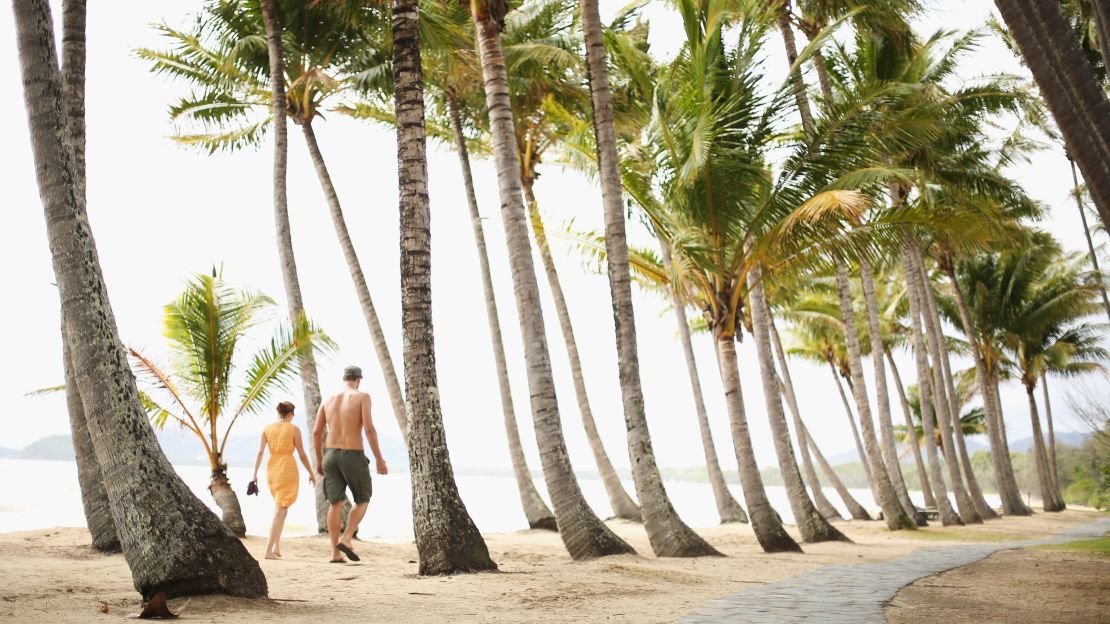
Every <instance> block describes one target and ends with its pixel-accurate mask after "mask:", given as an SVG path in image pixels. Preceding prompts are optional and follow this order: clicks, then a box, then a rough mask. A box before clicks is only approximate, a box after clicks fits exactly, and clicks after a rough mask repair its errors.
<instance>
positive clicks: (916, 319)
mask: <svg viewBox="0 0 1110 624" xmlns="http://www.w3.org/2000/svg"><path fill="white" fill-rule="evenodd" d="M909 246H910V243H909V242H906V243H905V244H903V246H902V267H903V268H904V269H905V271H906V292H907V294H908V295H909V299H910V333H911V334H912V338H913V354H914V363H915V364H916V365H917V389H918V392H919V397H920V401H921V430H922V431H923V432H924V438H925V457H926V458H927V459H928V461H929V483H930V485H931V486H932V487H933V494H934V495H935V500H936V504H937V512H938V513H939V515H940V522H941V524H943V525H944V526H949V525H954V524H963V523H964V522H963V520H962V519H961V518H960V516H959V515H958V514H956V511H955V510H954V509H952V504H951V502H949V500H948V488H947V487H946V486H945V484H944V477H943V476H942V474H941V470H940V454H939V453H937V441H936V436H934V435H933V434H932V432H934V431H936V427H937V419H936V417H935V413H934V411H933V409H934V408H933V384H932V373H931V372H930V370H929V356H928V352H927V350H926V347H925V336H924V332H923V331H922V329H921V308H922V302H921V298H920V292H921V291H920V289H919V288H917V287H916V284H917V282H918V276H917V270H916V269H915V268H914V267H915V265H914V262H913V252H912V251H910V247H909Z"/></svg>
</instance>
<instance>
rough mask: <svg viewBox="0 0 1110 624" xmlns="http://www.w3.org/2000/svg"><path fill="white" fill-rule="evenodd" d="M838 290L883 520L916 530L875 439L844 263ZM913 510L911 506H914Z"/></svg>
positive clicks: (838, 274) (895, 528) (838, 269)
mask: <svg viewBox="0 0 1110 624" xmlns="http://www.w3.org/2000/svg"><path fill="white" fill-rule="evenodd" d="M836 286H837V292H838V294H839V296H840V316H841V318H842V319H843V321H844V342H845V344H846V345H847V348H848V368H849V370H850V371H851V375H852V384H851V387H852V394H853V395H855V399H856V406H857V407H858V408H859V422H860V429H862V430H863V447H864V451H866V453H865V454H864V461H866V462H868V463H869V464H870V466H871V476H872V477H873V481H872V483H873V484H874V485H875V489H877V490H878V491H879V500H878V503H879V507H881V508H882V510H883V519H884V520H885V521H886V526H887V528H889V529H890V530H891V531H898V530H901V529H914V528H916V525H915V524H914V521H913V519H912V517H911V516H910V515H909V514H907V513H906V510H905V509H903V507H902V503H900V502H899V500H898V493H897V492H896V491H895V490H894V484H893V483H891V478H890V475H889V474H887V471H886V467H885V466H883V458H882V455H881V454H880V451H879V440H878V438H877V437H876V436H875V424H874V421H872V419H871V404H870V401H869V400H868V398H867V384H866V381H865V380H864V378H863V361H862V357H861V356H860V346H859V334H858V333H857V331H856V314H855V310H854V309H853V305H852V293H851V290H850V288H849V284H848V270H847V269H846V268H845V267H844V263H843V262H840V261H837V263H836ZM911 509H912V505H911Z"/></svg>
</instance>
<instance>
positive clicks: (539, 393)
mask: <svg viewBox="0 0 1110 624" xmlns="http://www.w3.org/2000/svg"><path fill="white" fill-rule="evenodd" d="M494 6H496V5H494ZM483 8H488V7H483V6H482V5H480V4H472V5H471V11H472V13H473V16H474V23H475V28H476V31H477V39H478V50H479V53H480V55H481V62H482V75H483V77H484V79H485V83H484V85H485V93H486V108H487V110H488V114H489V124H490V135H491V141H492V143H493V154H494V161H495V164H496V167H497V183H498V184H497V188H498V195H499V196H500V199H501V221H502V223H503V224H504V226H505V240H506V242H507V244H508V247H509V267H510V269H511V271H512V276H513V284H514V285H515V288H514V289H513V292H514V293H515V294H516V309H517V315H518V317H519V320H520V332H521V339H522V342H523V344H524V362H525V365H526V366H527V369H528V390H529V396H530V398H531V404H532V419H533V421H534V423H535V430H536V442H537V444H538V446H539V448H540V460H541V463H542V465H543V476H544V480H545V482H546V483H547V492H548V494H549V495H550V496H551V502H552V504H553V505H554V507H555V518H556V520H557V522H558V524H559V536H560V537H561V538H562V540H563V544H564V545H565V546H566V548H567V551H568V552H569V553H570V556H571V557H572V558H574V559H588V558H591V557H601V556H605V555H616V554H623V553H630V552H633V550H632V547H631V546H629V545H628V544H627V543H626V542H625V541H624V540H622V539H621V538H619V537H617V535H616V534H615V533H613V531H612V530H610V529H609V527H607V526H605V524H604V523H603V522H601V520H600V519H598V517H597V515H595V514H594V512H593V511H592V510H591V509H590V507H589V505H587V504H586V499H585V498H584V497H583V496H582V491H581V490H580V489H579V487H578V481H577V480H576V479H575V476H574V470H573V468H572V467H571V464H570V456H569V455H568V454H567V447H566V441H565V440H564V439H563V432H562V423H561V421H560V418H559V404H558V401H557V399H556V397H555V382H554V379H553V377H552V375H551V353H550V351H549V350H548V346H547V336H546V333H545V330H544V321H543V311H542V309H541V308H540V289H539V285H538V284H537V282H536V272H535V266H534V265H533V264H532V246H531V243H530V242H529V241H528V226H527V215H526V214H525V212H524V200H523V197H522V193H521V188H520V157H519V156H518V154H517V149H516V141H515V139H514V136H515V132H514V130H513V115H512V108H511V106H510V103H509V81H508V72H507V71H506V69H505V55H504V52H503V51H502V49H501V31H500V27H499V25H498V21H499V20H500V18H501V17H502V16H500V15H490V14H489V13H486V12H484V11H483V10H482V9H483Z"/></svg>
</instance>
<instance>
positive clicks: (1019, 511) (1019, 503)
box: [945, 263, 1030, 516]
mask: <svg viewBox="0 0 1110 624" xmlns="http://www.w3.org/2000/svg"><path fill="white" fill-rule="evenodd" d="M945 271H946V272H947V273H948V279H949V281H950V282H951V283H952V291H953V292H954V293H955V296H956V306H957V307H958V309H959V311H960V324H961V325H962V326H963V331H964V336H966V337H967V339H968V342H969V343H970V344H971V353H972V359H973V360H974V361H975V381H976V383H977V384H978V385H979V396H981V397H982V399H983V411H984V413H985V414H986V421H987V440H988V441H989V442H990V454H991V465H992V467H993V468H994V482H995V485H996V487H997V488H998V496H999V498H1001V499H1002V513H1004V514H1006V515H1008V516H1027V515H1029V513H1030V511H1029V508H1028V507H1027V506H1026V505H1025V501H1023V500H1022V499H1021V492H1020V491H1019V490H1018V487H1017V480H1016V479H1015V478H1014V468H1013V465H1012V464H1011V463H1010V453H1009V451H1008V449H1007V448H1006V444H1005V437H1006V429H1005V427H1004V425H1003V422H1002V412H1001V408H1000V405H999V403H998V402H997V401H996V400H995V396H994V392H993V388H992V386H991V383H990V374H989V373H988V371H987V364H986V362H985V361H984V360H983V352H982V350H981V348H982V347H981V346H980V343H979V337H978V334H977V333H976V332H975V328H974V327H973V326H972V324H971V312H970V310H969V309H968V307H967V300H966V299H965V298H964V293H963V290H961V289H960V287H959V284H958V282H957V280H956V270H955V267H953V266H952V264H951V263H946V265H945Z"/></svg>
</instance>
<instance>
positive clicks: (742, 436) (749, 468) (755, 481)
mask: <svg viewBox="0 0 1110 624" xmlns="http://www.w3.org/2000/svg"><path fill="white" fill-rule="evenodd" d="M716 341H717V366H718V368H719V369H720V373H721V385H722V386H723V387H724V391H725V406H726V407H727V408H728V421H729V428H730V429H731V431H732V446H733V449H734V450H735V451H736V464H737V466H739V468H740V487H741V489H742V490H743V491H744V503H745V504H747V505H748V517H749V518H750V519H751V524H752V530H753V531H754V532H755V538H756V540H758V541H759V545H760V546H761V547H762V548H763V552H769V553H771V552H801V551H802V547H801V546H799V545H798V542H796V541H794V538H793V537H791V536H790V534H789V533H787V532H786V529H784V528H783V526H782V520H781V519H780V518H779V515H778V513H776V512H775V509H774V508H773V507H771V501H769V500H767V490H766V489H764V487H763V477H762V476H760V474H759V465H758V464H756V463H755V452H754V451H753V450H752V437H751V433H750V432H749V431H748V416H747V414H746V413H745V410H744V393H743V391H742V389H741V387H740V369H739V367H738V365H737V361H736V342H735V341H734V340H733V339H732V337H730V336H723V335H718V336H716Z"/></svg>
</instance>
